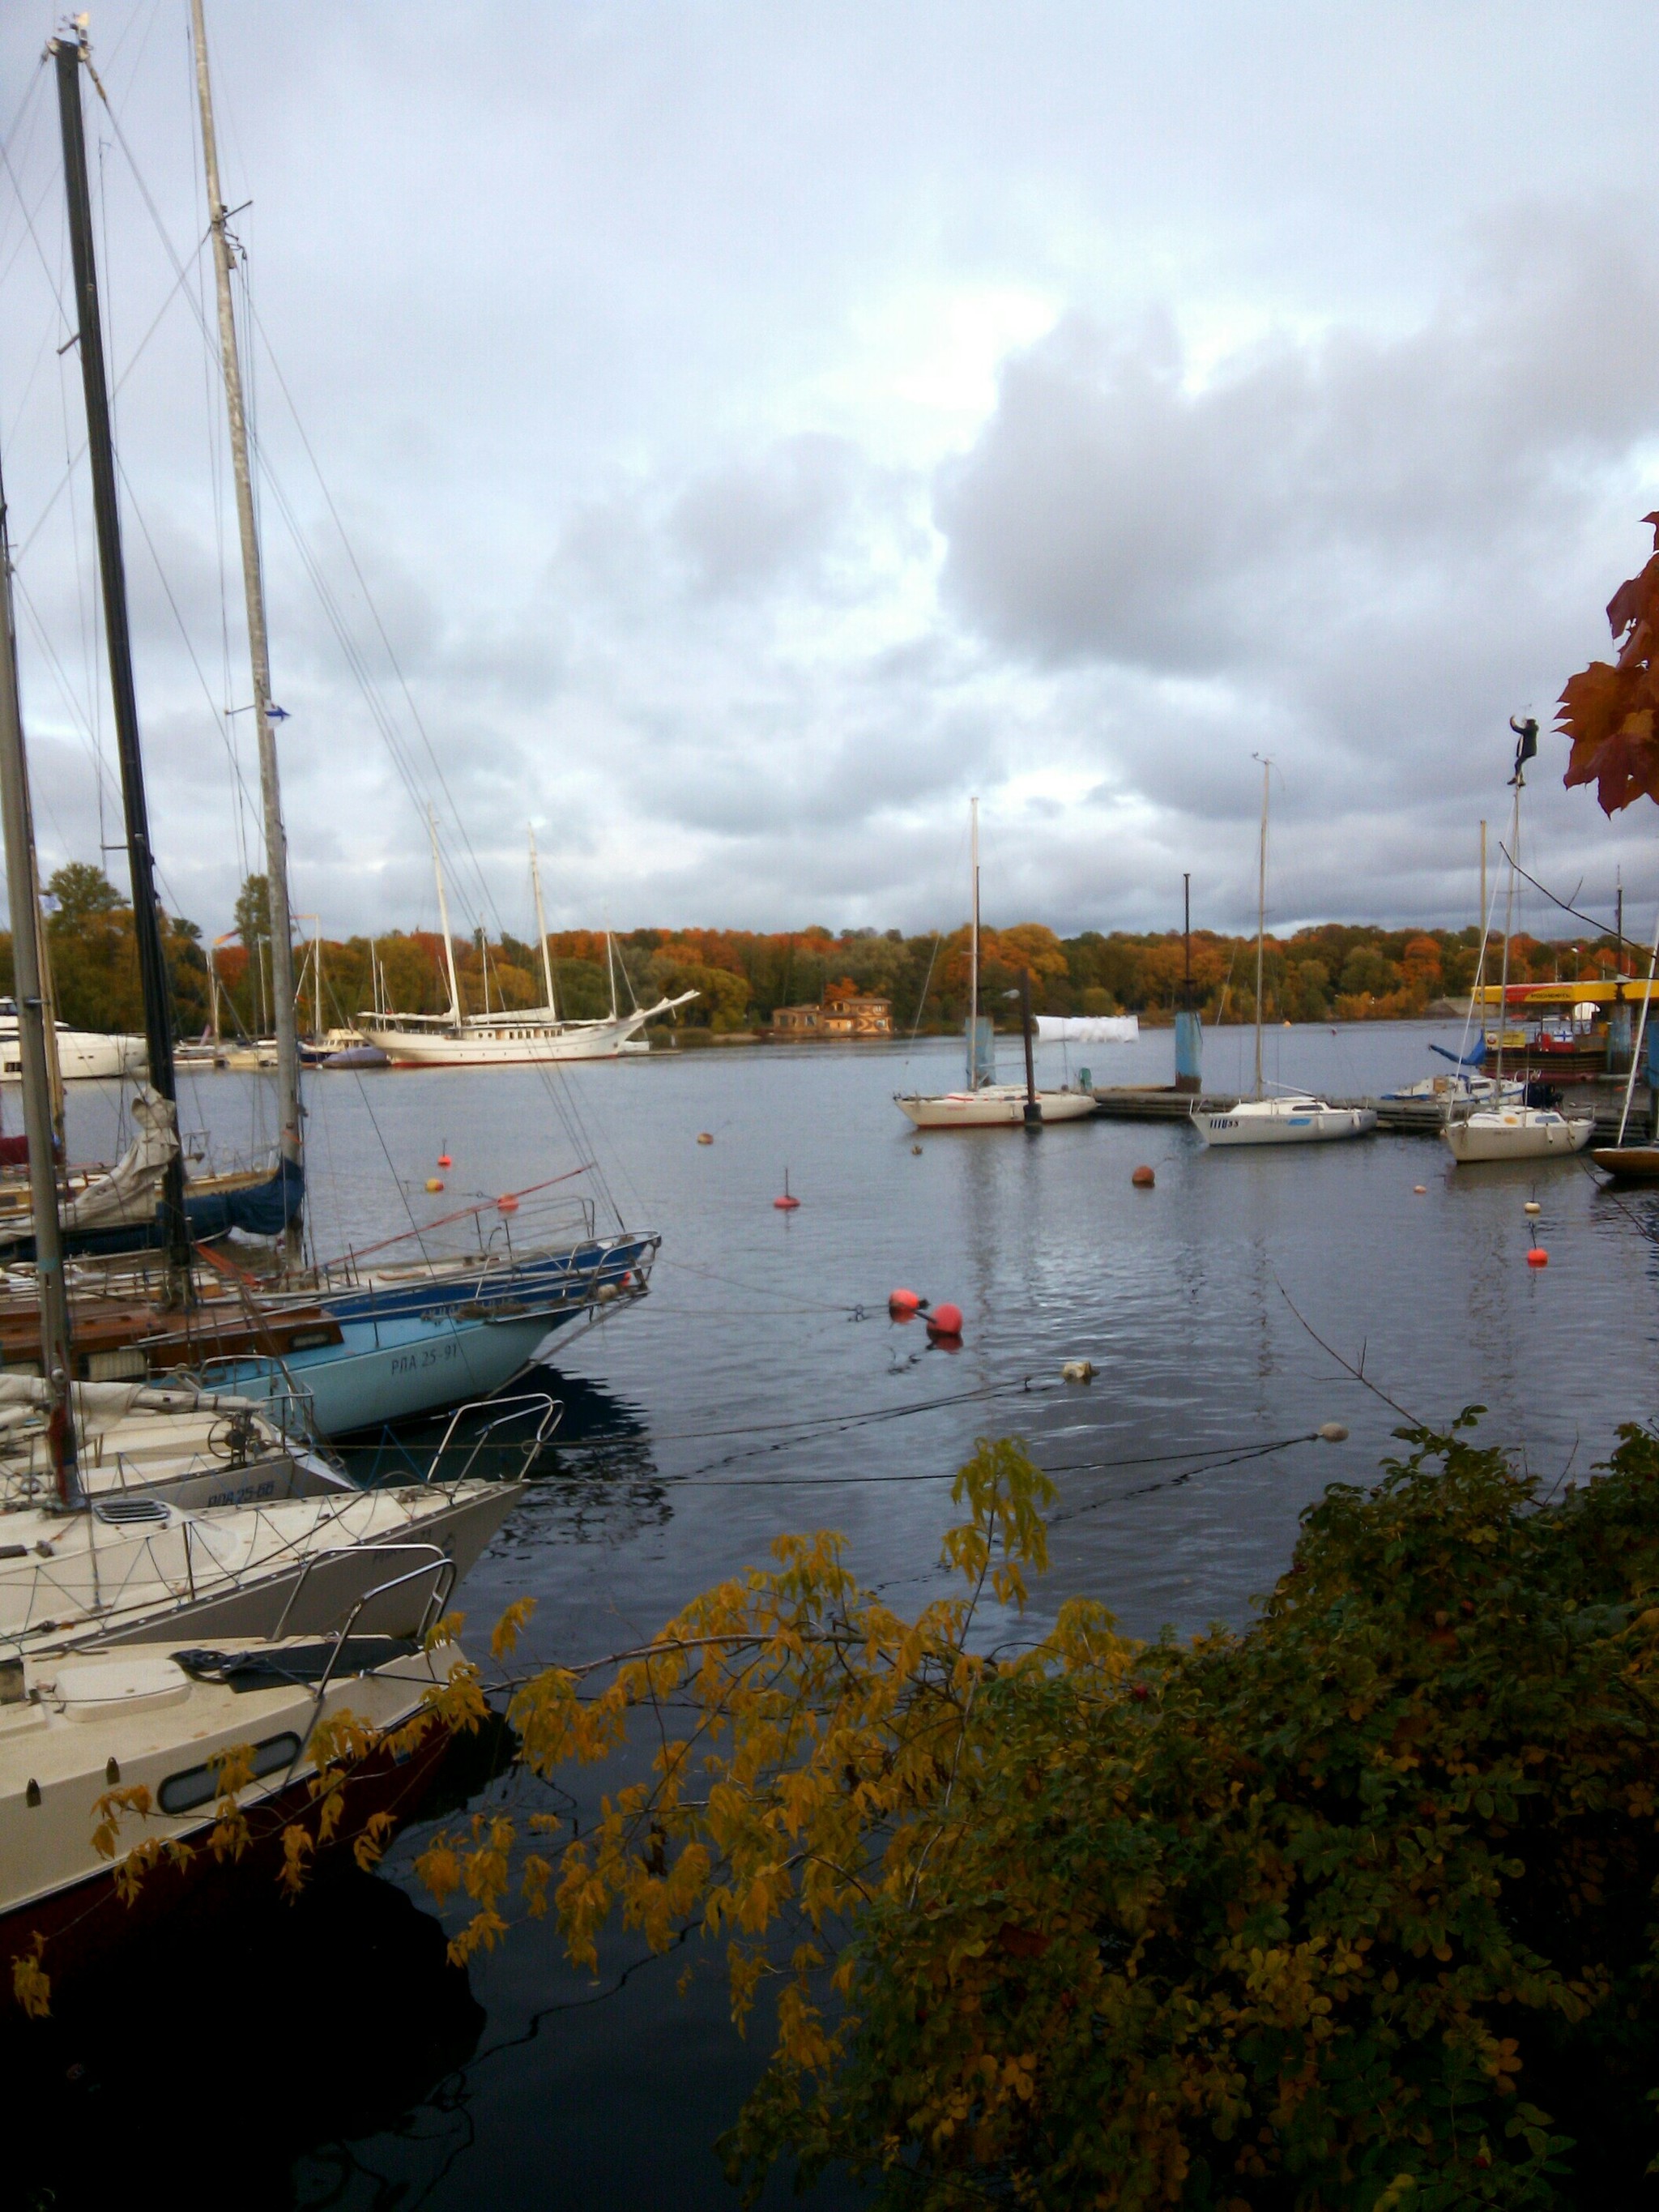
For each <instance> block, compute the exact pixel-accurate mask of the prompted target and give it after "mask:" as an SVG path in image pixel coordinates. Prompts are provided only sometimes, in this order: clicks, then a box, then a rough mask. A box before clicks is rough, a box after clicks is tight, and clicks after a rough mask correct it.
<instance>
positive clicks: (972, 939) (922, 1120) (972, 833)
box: [893, 799, 1095, 1129]
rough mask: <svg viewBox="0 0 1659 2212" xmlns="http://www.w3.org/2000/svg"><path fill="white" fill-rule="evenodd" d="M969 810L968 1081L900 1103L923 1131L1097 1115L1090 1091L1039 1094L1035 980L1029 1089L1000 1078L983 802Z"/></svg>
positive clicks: (902, 1095) (898, 1096)
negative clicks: (986, 919) (988, 1006)
mask: <svg viewBox="0 0 1659 2212" xmlns="http://www.w3.org/2000/svg"><path fill="white" fill-rule="evenodd" d="M968 805H969V872H970V873H969V880H970V883H971V886H972V893H973V899H972V920H971V921H970V923H969V944H968V1024H967V1030H966V1038H967V1046H968V1068H967V1074H968V1080H967V1083H966V1085H965V1086H964V1087H963V1089H962V1090H960V1091H931V1092H923V1091H899V1092H896V1093H895V1095H894V1100H893V1103H894V1104H895V1105H896V1107H897V1108H898V1109H899V1111H900V1113H901V1114H902V1115H904V1117H905V1119H906V1120H907V1121H909V1122H911V1123H912V1124H913V1126H914V1127H916V1128H918V1129H1018V1128H1031V1127H1042V1125H1043V1124H1044V1123H1047V1122H1049V1121H1084V1120H1085V1119H1086V1118H1087V1117H1088V1116H1089V1115H1092V1114H1093V1113H1094V1111H1095V1102H1094V1098H1093V1096H1092V1094H1091V1092H1089V1091H1039V1090H1038V1089H1037V1087H1036V1077H1035V1074H1034V1073H1033V1072H1032V1067H1031V1012H1030V1004H1029V997H1030V975H1029V973H1027V974H1025V975H1024V988H1025V994H1026V1000H1027V1003H1026V1004H1025V1006H1024V1023H1023V1027H1024V1036H1025V1067H1026V1079H1025V1081H1024V1084H1018V1083H999V1082H998V1081H997V1079H996V1039H995V1033H994V1030H993V1028H992V1024H991V1022H990V1019H989V1018H988V1016H985V1015H981V1012H980V1010H979V998H980V994H979V980H980V979H979V927H980V924H979V801H978V799H969V802H968Z"/></svg>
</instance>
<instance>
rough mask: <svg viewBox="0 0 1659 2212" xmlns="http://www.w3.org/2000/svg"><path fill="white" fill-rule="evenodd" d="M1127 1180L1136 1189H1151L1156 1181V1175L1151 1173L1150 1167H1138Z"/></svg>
mask: <svg viewBox="0 0 1659 2212" xmlns="http://www.w3.org/2000/svg"><path fill="white" fill-rule="evenodd" d="M1129 1180H1130V1182H1132V1183H1133V1185H1134V1187H1135V1188H1136V1189H1137V1190H1151V1189H1152V1187H1153V1186H1154V1184H1155V1183H1156V1182H1157V1181H1158V1177H1157V1176H1155V1175H1154V1174H1153V1173H1152V1170H1151V1169H1150V1168H1148V1167H1139V1168H1137V1169H1136V1170H1135V1171H1134V1173H1133V1175H1132V1176H1130V1177H1129Z"/></svg>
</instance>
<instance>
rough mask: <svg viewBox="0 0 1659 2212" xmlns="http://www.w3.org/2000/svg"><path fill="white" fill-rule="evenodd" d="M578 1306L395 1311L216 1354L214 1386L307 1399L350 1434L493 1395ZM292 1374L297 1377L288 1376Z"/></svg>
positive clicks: (327, 1432) (244, 1394) (324, 1426)
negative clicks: (503, 1312) (334, 1330)
mask: <svg viewBox="0 0 1659 2212" xmlns="http://www.w3.org/2000/svg"><path fill="white" fill-rule="evenodd" d="M571 1319H574V1314H550V1313H535V1314H531V1315H528V1316H523V1317H521V1318H518V1319H514V1318H512V1317H509V1316H502V1317H501V1318H500V1319H489V1320H465V1319H461V1318H459V1317H458V1316H455V1315H453V1314H435V1315H422V1314H414V1315H396V1314H394V1315H388V1316H385V1317H383V1318H380V1319H376V1320H372V1321H346V1322H341V1324H340V1337H341V1340H340V1342H339V1343H338V1344H337V1345H326V1346H319V1347H318V1348H317V1349H316V1350H315V1351H314V1352H290V1353H289V1356H288V1357H287V1358H286V1359H283V1360H282V1361H276V1360H272V1359H265V1358H250V1359H232V1360H228V1361H224V1362H218V1361H216V1362H215V1363H214V1364H213V1366H212V1369H211V1372H210V1374H209V1375H208V1376H206V1378H205V1379H207V1380H208V1381H210V1383H211V1384H212V1387H213V1388H214V1389H216V1390H222V1391H225V1392H228V1393H229V1394H231V1395H234V1396H237V1397H241V1398H252V1399H254V1400H256V1401H258V1402H260V1403H262V1404H263V1403H264V1402H266V1401H273V1400H281V1399H283V1398H292V1397H293V1396H294V1395H295V1394H297V1395H298V1396H299V1397H300V1398H301V1400H302V1401H304V1402H306V1403H307V1406H308V1408H309V1411H310V1413H311V1417H312V1420H313V1425H314V1426H315V1428H316V1431H317V1432H318V1434H319V1435H321V1436H325V1437H338V1436H349V1435H350V1434H351V1433H352V1431H354V1430H357V1429H374V1428H380V1427H383V1426H385V1425H386V1424H387V1423H388V1422H394V1421H406V1420H410V1419H414V1418H415V1417H416V1415H418V1414H421V1413H436V1412H438V1411H439V1410H440V1409H441V1407H445V1406H453V1405H454V1404H456V1403H457V1401H459V1400H460V1399H463V1398H488V1397H489V1396H491V1395H493V1394H494V1393H495V1391H497V1390H499V1389H501V1386H502V1384H503V1383H510V1382H511V1381H512V1379H513V1376H515V1375H516V1374H517V1373H518V1372H519V1370H520V1368H522V1367H525V1366H527V1365H528V1364H529V1362H530V1359H531V1357H532V1353H533V1352H535V1350H536V1348H537V1346H538V1345H539V1344H541V1343H543V1342H544V1340H546V1338H547V1337H548V1336H550V1334H552V1332H553V1331H554V1330H555V1329H556V1328H560V1327H561V1326H562V1323H563V1322H566V1321H568V1320H571ZM290 1378H291V1379H290Z"/></svg>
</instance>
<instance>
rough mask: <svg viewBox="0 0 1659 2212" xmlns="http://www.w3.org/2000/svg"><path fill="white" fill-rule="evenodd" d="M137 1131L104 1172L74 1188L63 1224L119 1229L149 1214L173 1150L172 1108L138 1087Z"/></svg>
mask: <svg viewBox="0 0 1659 2212" xmlns="http://www.w3.org/2000/svg"><path fill="white" fill-rule="evenodd" d="M132 1118H133V1120H134V1121H136V1122H137V1125H138V1133H137V1136H136V1137H135V1138H134V1139H133V1140H132V1142H131V1144H130V1145H129V1146H127V1148H126V1150H125V1152H123V1153H122V1155H121V1157H120V1158H119V1159H118V1160H117V1162H116V1163H115V1165H114V1166H113V1167H112V1169H111V1170H110V1171H109V1173H108V1174H107V1175H106V1176H98V1177H97V1178H96V1180H95V1181H94V1182H89V1183H88V1185H87V1187H86V1188H85V1189H84V1190H82V1191H77V1192H76V1194H75V1196H74V1197H73V1198H72V1199H71V1200H70V1202H69V1204H68V1205H67V1206H65V1207H64V1228H65V1229H124V1228H126V1227H127V1226H128V1225H131V1223H133V1222H137V1221H148V1220H150V1219H152V1218H154V1215H155V1208H156V1205H157V1203H158V1202H159V1200H160V1199H161V1178H162V1176H165V1175H166V1173H167V1163H168V1161H169V1160H170V1159H172V1158H173V1154H174V1153H175V1152H177V1151H178V1149H179V1135H178V1124H177V1121H176V1119H175V1117H174V1114H173V1108H172V1107H171V1106H170V1105H169V1104H168V1103H167V1100H166V1099H165V1098H163V1097H162V1096H161V1092H160V1091H152V1090H151V1089H150V1087H149V1084H147V1083H141V1084H140V1085H139V1086H138V1095H137V1097H136V1098H135V1099H134V1100H133V1102H132Z"/></svg>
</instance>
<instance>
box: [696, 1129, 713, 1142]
mask: <svg viewBox="0 0 1659 2212" xmlns="http://www.w3.org/2000/svg"><path fill="white" fill-rule="evenodd" d="M697 1142H698V1143H699V1144H700V1145H712V1144H713V1143H714V1131H713V1130H712V1129H699V1130H698V1132H697Z"/></svg>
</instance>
